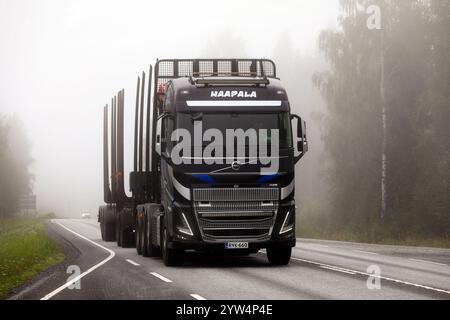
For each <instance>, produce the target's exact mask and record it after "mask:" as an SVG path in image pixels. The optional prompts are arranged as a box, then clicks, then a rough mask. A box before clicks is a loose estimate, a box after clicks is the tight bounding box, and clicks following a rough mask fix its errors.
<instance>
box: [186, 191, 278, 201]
mask: <svg viewBox="0 0 450 320" xmlns="http://www.w3.org/2000/svg"><path fill="white" fill-rule="evenodd" d="M193 196H194V201H278V200H279V198H280V195H279V189H278V188H196V189H194V190H193Z"/></svg>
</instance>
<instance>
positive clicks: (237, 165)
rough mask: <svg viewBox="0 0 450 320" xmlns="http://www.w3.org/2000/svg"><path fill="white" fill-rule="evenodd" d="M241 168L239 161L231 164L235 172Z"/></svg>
mask: <svg viewBox="0 0 450 320" xmlns="http://www.w3.org/2000/svg"><path fill="white" fill-rule="evenodd" d="M240 168H241V164H240V163H239V161H235V162H233V163H232V164H231V169H233V170H234V171H238V170H239V169H240Z"/></svg>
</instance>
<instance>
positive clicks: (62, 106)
mask: <svg viewBox="0 0 450 320" xmlns="http://www.w3.org/2000/svg"><path fill="white" fill-rule="evenodd" d="M338 5H339V4H338V1H337V0H335V1H330V0H316V1H306V0H302V1H264V2H263V1H226V2H212V1H170V2H168V1H159V2H156V1H111V0H108V1H106V0H99V1H67V0H64V1H61V0H45V1H44V0H40V1H36V0H28V1H26V0H15V1H12V0H0V45H1V47H0V87H1V90H0V113H2V114H17V115H18V116H19V117H20V118H21V119H22V121H23V122H24V125H25V128H26V131H27V135H28V137H29V140H30V142H31V145H32V156H33V158H34V164H33V167H32V172H33V174H34V175H35V183H34V191H35V193H36V195H37V199H38V207H39V208H38V209H39V210H40V211H41V212H48V211H53V212H55V213H57V214H58V215H61V216H75V217H78V216H79V215H80V213H81V212H82V211H90V212H93V213H95V212H96V211H97V208H98V205H99V204H101V203H102V201H103V194H102V192H103V190H102V140H101V139H102V135H101V132H102V123H101V121H102V107H103V106H104V105H105V104H106V103H108V102H109V101H110V99H111V96H112V95H113V94H115V93H116V92H117V91H118V90H120V89H122V88H124V89H125V109H126V111H125V113H126V115H125V132H126V140H125V145H126V147H125V149H126V154H125V167H126V171H129V170H130V169H131V162H132V153H131V152H132V124H133V120H132V119H133V112H134V108H133V106H134V98H133V97H134V90H135V82H136V77H137V75H138V73H139V72H140V71H142V70H147V69H148V66H149V64H153V63H154V62H155V60H156V58H195V57H224V56H228V57H241V56H247V57H255V58H259V57H267V58H272V59H274V60H275V62H276V63H277V64H278V66H279V76H280V77H281V79H282V80H283V81H284V84H285V86H286V87H287V89H288V94H289V95H290V97H291V100H292V101H291V103H292V104H293V107H294V111H295V112H296V113H298V114H300V115H301V116H303V117H304V118H305V119H306V120H307V121H308V130H309V136H310V144H311V146H310V147H311V152H310V153H309V154H308V156H307V157H306V158H305V161H304V162H301V164H299V166H300V168H301V169H300V171H299V172H300V174H298V178H297V179H301V181H302V183H301V184H300V186H301V187H300V188H298V190H297V194H298V195H299V197H301V196H302V195H304V194H306V195H309V196H314V193H315V192H317V190H319V189H320V190H322V188H321V187H319V186H318V184H320V177H319V169H318V167H317V165H316V164H317V163H318V159H319V157H320V150H321V143H320V131H319V130H318V122H317V121H314V120H313V118H317V117H318V116H320V112H323V110H324V107H323V102H322V101H321V99H320V98H319V93H318V92H317V90H315V89H313V87H312V84H311V76H312V74H313V73H314V72H315V71H317V70H316V67H317V68H322V67H324V65H323V63H322V62H321V59H320V55H319V53H318V49H317V38H318V35H319V33H320V31H321V30H323V29H326V28H332V27H335V26H336V25H337V16H338ZM126 176H127V175H126Z"/></svg>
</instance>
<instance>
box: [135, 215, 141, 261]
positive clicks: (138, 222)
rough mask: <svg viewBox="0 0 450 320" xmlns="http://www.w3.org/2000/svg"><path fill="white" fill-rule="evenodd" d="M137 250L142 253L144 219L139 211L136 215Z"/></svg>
mask: <svg viewBox="0 0 450 320" xmlns="http://www.w3.org/2000/svg"><path fill="white" fill-rule="evenodd" d="M136 252H137V254H139V255H141V254H142V219H141V218H140V215H139V213H138V214H137V215H136Z"/></svg>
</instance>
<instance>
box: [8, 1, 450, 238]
mask: <svg viewBox="0 0 450 320" xmlns="http://www.w3.org/2000/svg"><path fill="white" fill-rule="evenodd" d="M14 2H15V1H14ZM312 2H316V1H311V2H308V3H307V2H306V1H298V2H297V1H294V2H287V5H286V8H284V9H281V8H279V7H277V6H278V5H277V4H278V3H277V2H273V3H270V2H267V3H265V4H263V5H262V6H263V7H262V9H263V10H262V11H264V12H265V13H264V15H263V18H264V19H263V20H264V21H258V22H257V23H255V24H254V25H252V26H249V25H251V21H250V20H248V21H245V19H244V18H242V16H240V15H242V14H244V13H242V12H240V13H238V16H239V17H240V18H241V20H240V21H241V23H243V25H240V24H237V25H236V26H235V27H233V24H232V23H231V24H230V21H229V20H228V19H231V16H232V13H233V11H232V9H231V7H232V6H238V5H239V3H238V2H234V1H230V6H231V7H230V8H228V9H227V10H226V11H225V12H224V13H221V14H220V19H218V20H220V21H217V22H214V21H213V20H214V19H211V18H205V21H189V19H187V20H186V29H185V30H179V28H176V29H171V27H167V28H165V27H164V24H165V23H164V17H160V18H155V19H154V20H153V19H152V14H153V15H155V14H156V12H161V11H163V10H166V9H167V8H164V7H157V6H156V5H155V6H151V5H144V4H143V3H141V2H135V3H134V4H133V6H132V9H131V10H128V9H127V10H124V9H123V6H124V5H123V4H119V3H114V4H111V8H110V10H111V11H110V12H109V13H108V12H104V11H102V9H101V8H102V5H101V4H97V5H95V6H94V7H93V8H91V9H92V11H91V12H90V13H86V12H85V11H84V10H90V9H89V5H88V3H87V2H81V4H80V6H81V8H82V9H76V8H70V7H68V8H67V7H66V4H64V2H55V1H53V2H52V1H42V3H41V4H32V3H31V2H30V1H28V2H23V3H26V4H17V3H16V4H13V1H5V0H0V44H1V47H2V49H1V50H0V84H1V88H2V89H1V92H0V217H10V216H14V215H17V214H19V211H20V210H19V209H20V208H19V204H20V198H21V196H23V195H27V194H31V193H34V194H36V196H37V201H38V211H39V213H41V214H47V213H50V212H52V213H54V214H55V215H56V216H60V217H79V216H80V214H81V213H82V212H85V211H87V212H91V213H92V214H93V215H95V214H96V211H97V208H98V205H99V204H100V202H101V201H102V183H101V181H102V169H101V166H102V162H101V157H102V150H101V117H102V107H103V105H104V103H105V102H107V100H104V99H105V97H108V96H109V95H110V94H111V92H113V91H116V90H119V89H121V88H125V92H126V98H125V99H126V100H125V101H126V102H125V103H126V104H125V107H126V108H127V109H126V118H125V121H126V125H125V126H126V129H125V132H126V147H125V148H126V153H127V152H128V153H129V154H131V150H132V133H131V131H132V130H131V128H132V117H133V98H132V97H133V90H134V87H133V86H134V79H135V78H134V77H135V75H136V74H137V73H138V71H139V70H141V69H142V68H147V66H148V64H150V63H154V61H155V60H156V58H157V57H159V58H164V57H170V58H172V57H198V58H202V57H208V58H211V57H214V58H220V57H242V58H245V57H256V58H259V57H267V58H270V59H273V60H274V61H275V63H276V64H277V68H278V72H279V77H280V78H281V80H282V82H283V84H284V85H285V87H286V89H287V92H288V93H289V99H290V103H291V107H292V108H293V112H295V113H297V114H300V115H302V117H304V118H305V119H306V121H307V126H308V139H309V148H310V150H309V153H308V154H307V155H306V156H305V158H304V160H303V161H302V162H301V163H300V164H299V165H298V168H297V172H296V199H297V202H298V211H297V236H298V237H304V238H321V239H337V240H348V241H362V242H374V243H408V244H414V245H416V244H417V245H422V244H426V245H439V246H450V233H449V232H450V196H449V195H450V54H449V52H450V37H449V31H450V1H448V0H408V1H398V0H378V1H375V0H340V1H334V2H335V3H334V4H331V2H333V1H329V0H326V1H317V3H316V4H311V3H312ZM227 3H228V2H227ZM255 5H256V3H255V2H252V1H249V2H248V3H246V4H245V5H244V4H243V6H244V9H248V10H243V11H249V10H251V8H252V6H255ZM373 5H375V6H376V8H379V9H380V18H381V19H380V23H381V25H380V26H381V27H380V28H377V26H376V22H377V21H376V14H377V11H376V10H374V11H371V10H370V8H369V7H370V6H373ZM38 6H41V7H42V8H41V10H40V11H39V10H38V12H40V13H39V14H38V15H37V16H36V17H35V16H34V13H33V12H34V11H33V10H34V9H36V7H38ZM177 6H179V8H180V9H183V6H185V4H182V3H178V4H177ZM198 6H205V7H206V8H207V9H205V12H204V13H202V15H203V14H204V15H205V16H208V17H210V16H212V15H213V14H214V12H216V10H217V9H214V8H212V7H211V5H207V4H204V3H199V4H198ZM191 7H192V6H191ZM144 8H145V10H143V9H144ZM368 8H369V10H368ZM147 9H148V10H147ZM272 9H273V10H272ZM105 10H106V11H108V6H106V9H105ZM186 10H191V9H186ZM308 10H310V11H308ZM146 11H147V13H146ZM181 11H183V10H180V12H181ZM8 12H10V13H11V12H21V16H22V18H23V20H22V21H19V22H16V24H14V23H12V22H11V20H10V19H9V18H8ZM121 14H123V17H124V19H122V20H121V19H117V20H118V21H112V20H114V19H110V18H111V17H120V15H121ZM178 14H179V15H180V16H175V17H173V18H175V19H178V18H179V19H183V15H182V14H181V13H178ZM284 15H288V18H289V19H287V18H286V20H289V22H283V20H284V18H283V17H284ZM374 15H375V18H374ZM61 16H63V18H61ZM163 16H164V15H163ZM273 16H277V17H273ZM297 16H298V18H296V17H297ZM30 17H34V18H30ZM68 17H69V18H68ZM271 18H273V19H272V20H271ZM146 19H148V20H149V21H147V20H146ZM158 19H160V20H158ZM167 19H168V18H167ZM308 19H310V20H308ZM370 19H375V20H373V21H371V20H370ZM63 20H64V21H69V23H68V25H62V21H63ZM119 20H120V21H119ZM98 21H104V22H105V23H104V24H102V23H98ZM242 21H244V22H242ZM302 21H303V22H304V23H303V24H302ZM17 23H21V27H20V28H19V27H17V28H16V26H17ZM94 23H97V24H96V25H95V26H97V27H93V26H94ZM208 23H211V30H209V31H208V30H205V33H204V34H203V35H202V34H201V31H199V30H204V29H208ZM246 23H248V25H247V24H246ZM296 23H298V24H299V25H298V26H296ZM370 23H373V24H374V25H373V26H372V27H373V28H371V27H370ZM205 25H206V28H205ZM225 25H229V26H228V27H226V26H225ZM230 25H231V26H230ZM297 29H298V30H297ZM260 32H261V33H263V34H260ZM13 41H15V42H17V43H18V44H17V45H11V44H12V42H13ZM129 132H130V133H129ZM129 158H130V157H129ZM125 165H126V169H127V170H128V172H129V171H130V170H131V161H129V160H126V163H125Z"/></svg>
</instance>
